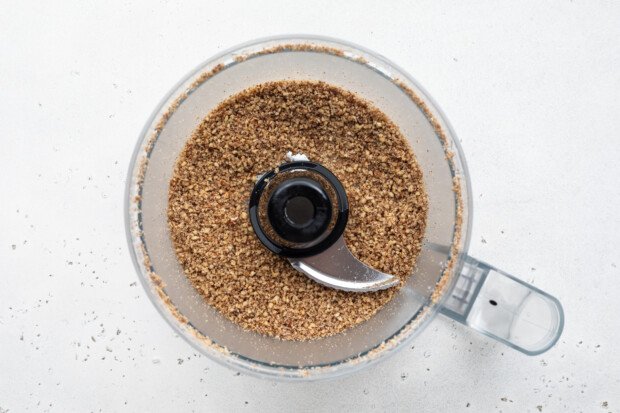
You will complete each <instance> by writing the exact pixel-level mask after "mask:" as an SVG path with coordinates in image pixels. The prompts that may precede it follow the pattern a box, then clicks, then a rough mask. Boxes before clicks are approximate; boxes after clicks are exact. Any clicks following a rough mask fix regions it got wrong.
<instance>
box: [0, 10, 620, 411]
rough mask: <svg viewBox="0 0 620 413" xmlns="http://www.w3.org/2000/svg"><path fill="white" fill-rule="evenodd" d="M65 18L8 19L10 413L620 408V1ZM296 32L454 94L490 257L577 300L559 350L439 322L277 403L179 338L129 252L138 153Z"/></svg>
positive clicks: (4, 84) (285, 392) (270, 389)
mask: <svg viewBox="0 0 620 413" xmlns="http://www.w3.org/2000/svg"><path fill="white" fill-rule="evenodd" d="M55 3H57V4H56V5H52V2H40V3H36V4H35V3H28V2H13V3H12V4H10V5H9V4H8V2H2V3H0V94H1V99H0V114H1V121H0V139H1V146H0V148H1V149H0V168H1V169H0V170H1V172H2V174H1V176H0V194H1V197H0V332H1V334H0V411H1V412H4V411H6V410H8V411H10V412H21V411H48V410H49V411H59V412H70V411H79V412H85V411H104V412H112V411H134V412H138V411H153V412H159V411H217V410H220V411H251V410H262V411H286V410H292V409H295V410H297V411H307V410H313V411H328V410H337V409H338V410H342V409H344V410H355V411H366V410H369V411H372V410H376V411H387V410H389V411H394V410H402V411H413V410H415V411H436V410H439V411H444V410H448V411H485V412H486V411H496V410H498V411H499V410H501V411H504V412H524V411H531V412H537V411H538V410H537V406H541V408H542V410H543V412H548V411H551V412H558V411H585V412H598V411H601V412H605V411H614V412H618V411H620V351H618V350H617V348H616V346H617V341H618V340H619V339H620V334H619V332H618V329H619V327H620V322H619V321H618V317H619V316H618V314H619V313H620V301H619V297H620V235H619V234H620V218H619V217H618V216H619V215H618V214H619V212H618V205H620V183H619V181H618V176H619V175H620V167H619V166H618V165H619V162H618V161H619V159H620V150H619V144H620V137H619V131H620V99H619V98H620V74H619V73H620V72H619V70H620V42H619V39H620V3H617V2H615V3H614V2H605V1H597V2H594V1H574V2H569V1H550V2H544V5H543V4H541V3H543V2H534V1H532V2H529V3H528V4H527V5H526V4H524V3H523V2H512V4H508V3H504V4H499V3H498V2H491V3H489V2H473V3H472V2H469V3H468V4H465V2H459V1H452V2H445V1H444V2H435V1H428V2H422V3H418V4H415V5H414V4H410V2H400V3H397V2H368V1H366V2H359V1H358V2H356V6H355V7H352V6H351V5H352V4H353V3H349V5H345V3H346V2H336V1H325V2H321V3H316V4H307V3H304V2H298V3H296V4H297V5H294V4H295V2H290V1H270V2H262V4H259V2H247V3H239V2H231V1H226V2H217V3H213V4H209V5H207V2H196V3H194V4H191V5H190V4H185V3H184V4H180V3H177V2H163V1H162V2H151V1H143V2H139V3H128V2H118V3H112V2H98V3H94V2H86V1H75V2H73V3H71V2H68V1H67V2H62V3H61V2H55ZM292 32H300V33H304V32H305V33H314V34H323V35H329V36H335V37H340V38H343V39H346V40H349V41H353V42H355V43H358V44H361V45H364V46H366V47H368V48H370V49H372V50H375V51H378V52H379V53H381V54H383V55H385V56H387V57H388V58H391V59H393V60H394V61H396V62H397V63H398V64H399V65H401V66H402V67H404V68H405V69H406V70H408V71H409V72H410V73H411V74H412V75H413V76H414V77H416V78H417V79H418V80H419V81H420V82H421V83H422V84H423V85H424V86H425V87H426V88H427V90H428V91H429V92H430V93H431V94H432V95H433V96H434V97H435V98H436V100H437V101H438V102H439V104H440V105H441V106H442V107H443V109H444V110H445V112H446V113H447V115H448V117H449V119H450V120H451V122H452V124H453V126H454V128H455V130H456V131H457V134H458V135H459V137H460V138H461V140H462V142H463V147H464V150H465V153H466V156H467V160H468V162H469V167H470V170H471V176H472V180H473V186H474V194H475V222H474V233H473V241H472V247H471V254H472V255H473V256H475V257H478V258H480V259H484V260H487V261H489V262H491V263H493V264H496V265H497V266H498V267H500V268H502V269H504V270H506V271H508V272H512V273H513V274H515V275H517V276H520V277H521V278H523V279H525V280H527V281H531V282H533V283H534V284H535V285H536V286H538V287H540V288H542V289H544V290H546V291H549V292H550V293H552V294H554V295H556V296H557V297H558V298H559V299H560V300H561V301H562V302H563V304H564V308H565V310H566V328H565V330H564V335H563V336H562V338H561V340H560V342H559V344H558V345H557V346H556V347H555V348H553V349H552V350H550V351H549V352H548V353H546V354H544V355H542V356H539V357H527V356H524V355H521V354H518V353H516V352H513V351H511V350H510V349H508V348H506V347H504V346H502V345H500V344H496V343H494V342H491V341H489V340H488V339H486V338H484V337H482V336H480V335H477V334H476V333H473V332H471V331H468V330H467V329H466V328H464V327H462V326H460V325H455V324H454V323H452V322H451V321H449V320H446V319H439V318H438V319H437V320H436V321H435V322H434V323H433V324H432V325H431V326H430V327H429V328H428V329H427V330H426V331H424V332H423V333H422V334H421V335H420V336H419V338H418V339H417V340H416V341H415V343H414V346H415V347H414V348H413V347H412V348H407V349H405V350H404V351H402V352H401V353H400V354H398V355H397V356H395V357H393V358H391V359H389V360H388V361H387V362H384V363H382V364H380V365H379V366H377V367H374V368H371V369H369V370H366V371H364V372H362V373H360V374H357V375H354V376H352V377H349V378H345V379H342V380H337V381H332V382H323V383H311V384H286V383H277V384H276V383H271V382H266V381H260V380H257V379H254V378H251V377H245V376H238V375H236V373H234V372H233V371H230V370H227V369H225V368H223V367H220V366H218V365H215V364H214V363H213V362H211V361H210V360H208V359H206V358H204V357H200V356H198V355H196V354H195V352H194V351H192V349H191V348H190V346H189V345H188V344H186V343H185V342H184V341H183V340H182V339H180V338H178V337H175V335H174V334H173V332H172V330H171V329H170V328H169V327H168V325H166V324H165V322H164V321H163V320H162V319H161V318H160V316H159V315H158V314H157V312H156V311H155V308H154V307H153V306H152V305H151V303H150V302H149V301H148V299H147V298H146V296H145V294H144V293H143V291H142V289H141V287H140V285H139V284H138V285H136V281H137V276H136V274H135V272H134V269H133V266H132V263H131V260H130V257H129V254H128V250H127V245H126V241H125V234H124V229H123V210H122V206H123V190H124V179H125V173H126V170H127V164H128V161H129V158H130V155H131V152H132V149H133V146H134V144H135V141H136V139H137V136H138V134H139V132H140V129H141V128H142V126H143V123H144V122H145V121H146V119H147V117H148V115H149V114H150V112H151V110H152V109H153V108H154V107H155V105H156V104H157V103H158V102H159V100H160V99H161V98H162V96H163V95H164V94H165V93H166V92H167V91H168V90H169V88H170V87H171V86H172V85H173V84H174V83H175V82H176V81H177V80H178V79H179V78H180V77H181V76H183V75H184V74H185V73H186V72H187V71H189V70H190V69H192V68H193V67H194V66H196V65H197V64H198V63H200V62H201V61H203V60H205V59H206V58H208V57H210V56H211V55H213V54H214V53H217V52H219V51H221V50H223V49H224V48H228V47H231V46H233V45H235V44H237V43H240V42H242V41H246V40H249V39H253V38H256V37H261V36H266V35H272V34H281V33H292ZM603 402H607V407H603V405H602V404H603ZM467 406H469V407H467Z"/></svg>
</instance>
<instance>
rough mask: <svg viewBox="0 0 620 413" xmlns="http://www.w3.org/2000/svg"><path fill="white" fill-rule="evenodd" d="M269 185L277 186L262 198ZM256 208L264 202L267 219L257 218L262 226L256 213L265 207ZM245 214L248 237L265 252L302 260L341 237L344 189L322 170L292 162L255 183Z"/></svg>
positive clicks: (345, 210)
mask: <svg viewBox="0 0 620 413" xmlns="http://www.w3.org/2000/svg"><path fill="white" fill-rule="evenodd" d="M291 172H295V173H291ZM280 174H282V175H280ZM288 175H290V178H289V177H288ZM270 183H271V185H277V186H276V187H275V188H273V189H271V188H270V189H269V191H268V192H266V193H265V196H262V195H263V192H264V191H265V190H266V189H267V187H268V186H269V185H270ZM326 186H327V187H326ZM330 194H331V195H330ZM266 196H269V198H268V199H266ZM260 202H266V217H267V218H266V220H265V219H264V216H263V219H262V221H261V219H259V213H260V211H261V210H265V205H259V203H260ZM249 212H250V214H249V215H250V221H251V223H252V227H253V228H254V232H255V233H256V235H257V236H258V238H259V240H260V241H261V242H262V243H263V245H265V247H267V248H268V249H269V250H271V251H272V252H274V253H276V254H279V255H282V256H285V257H306V256H311V255H316V254H318V253H320V252H322V251H324V250H326V249H327V248H329V247H330V246H331V245H332V244H333V243H334V242H336V240H338V238H339V237H340V236H341V235H342V233H343V232H344V229H345V227H346V225H347V220H348V216H349V203H348V200H347V195H346V193H345V191H344V187H343V186H342V184H341V183H340V181H339V180H338V178H336V176H335V175H334V174H332V173H331V172H330V171H329V170H328V169H327V168H325V167H324V166H322V165H319V164H317V163H314V162H308V161H298V162H289V163H285V164H282V165H280V166H279V167H278V168H276V169H275V170H273V171H270V172H268V173H266V174H264V175H263V176H262V177H261V178H260V179H259V180H258V182H257V183H256V185H255V186H254V190H253V191H252V194H251V196H250V202H249ZM261 216H262V215H261ZM261 222H262V225H265V226H266V228H263V226H262V225H261ZM270 234H271V235H270Z"/></svg>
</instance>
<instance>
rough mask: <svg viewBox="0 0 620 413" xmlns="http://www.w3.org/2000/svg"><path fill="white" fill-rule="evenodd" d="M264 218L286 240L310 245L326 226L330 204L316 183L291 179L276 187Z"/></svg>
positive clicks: (330, 216) (323, 191)
mask: <svg viewBox="0 0 620 413" xmlns="http://www.w3.org/2000/svg"><path fill="white" fill-rule="evenodd" d="M267 214H268V216H269V222H270V223H271V226H272V227H273V229H274V230H275V231H276V232H277V233H278V235H280V236H281V237H282V238H284V239H285V240H287V241H291V242H295V243H304V242H311V241H312V240H314V239H317V238H318V237H320V236H321V235H322V234H323V233H324V232H325V230H326V229H327V227H328V226H329V221H330V220H331V218H332V203H331V200H330V199H329V195H327V192H326V191H325V188H323V186H322V185H321V184H320V183H319V182H317V181H314V180H312V179H308V178H292V179H289V180H287V181H284V182H282V183H281V184H280V185H278V187H277V188H276V189H275V190H274V192H273V194H271V197H270V198H269V203H268V204H267Z"/></svg>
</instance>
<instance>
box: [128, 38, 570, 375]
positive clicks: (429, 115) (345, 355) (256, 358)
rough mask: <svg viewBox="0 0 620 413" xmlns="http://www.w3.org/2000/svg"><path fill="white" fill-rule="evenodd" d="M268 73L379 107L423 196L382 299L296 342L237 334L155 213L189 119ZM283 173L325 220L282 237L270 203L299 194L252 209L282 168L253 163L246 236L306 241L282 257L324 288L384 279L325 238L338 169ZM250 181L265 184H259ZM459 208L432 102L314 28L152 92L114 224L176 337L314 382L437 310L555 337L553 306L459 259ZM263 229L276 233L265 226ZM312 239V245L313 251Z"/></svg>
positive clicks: (265, 371)
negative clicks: (162, 94) (122, 224)
mask: <svg viewBox="0 0 620 413" xmlns="http://www.w3.org/2000/svg"><path fill="white" fill-rule="evenodd" d="M279 80H313V81H323V82H326V83H328V84H331V85H335V86H338V87H340V88H342V89H345V90H347V91H350V92H353V93H355V94H356V95H357V96H359V97H360V98H362V99H364V100H366V101H368V102H370V103H371V104H372V105H374V106H375V107H377V108H378V109H379V110H381V111H382V112H383V113H385V114H386V115H387V116H388V117H389V118H390V119H391V120H392V121H393V122H394V124H396V125H397V126H398V128H399V129H400V131H401V133H402V134H403V136H404V137H405V138H406V139H407V141H408V143H409V144H410V145H411V148H412V150H413V152H414V153H415V156H416V159H417V162H418V165H419V167H420V169H421V170H422V172H423V176H424V184H425V187H426V191H427V197H428V216H427V225H426V231H425V234H424V239H423V246H422V250H421V252H420V255H419V256H418V258H417V261H416V265H415V268H412V269H411V275H410V277H408V279H407V281H406V282H405V283H404V285H403V286H402V287H401V288H400V289H399V290H398V292H397V293H396V294H395V296H394V298H393V299H392V300H391V301H389V302H388V303H387V304H386V305H385V306H384V307H382V308H381V309H380V310H379V311H378V312H377V313H376V314H375V315H374V316H373V317H372V318H370V319H369V320H368V321H366V322H363V323H361V324H359V325H357V326H355V327H353V328H350V329H348V330H345V331H344V332H341V333H339V334H336V335H333V336H329V337H325V338H321V339H314V340H308V341H287V340H281V339H277V338H273V337H269V336H265V335H261V334H258V333H256V332H252V331H247V330H244V329H242V328H241V327H240V326H238V325H237V324H234V323H233V322H231V321H229V320H228V319H227V318H225V317H224V316H223V315H221V314H220V313H219V312H218V311H217V310H215V309H214V308H213V307H211V306H210V305H208V304H207V302H206V301H205V300H204V298H203V297H202V296H201V295H200V294H199V293H198V291H196V290H195V288H194V287H193V285H192V284H191V282H190V281H189V280H188V279H187V278H186V276H185V274H184V272H183V268H182V267H181V265H180V264H179V262H178V261H177V258H176V255H175V250H174V247H173V244H172V241H171V239H170V234H169V229H168V222H167V206H168V186H169V181H170V178H171V176H172V173H173V170H174V166H175V162H176V159H177V157H178V155H179V153H180V152H181V150H182V149H183V147H184V145H185V143H186V141H187V139H188V138H189V137H190V136H191V134H192V132H193V131H194V130H195V129H196V127H197V126H198V125H199V123H200V122H201V121H202V119H204V117H205V116H207V115H208V114H209V112H210V111H211V110H212V109H214V108H215V107H216V106H217V105H218V104H219V103H220V102H222V101H223V100H225V99H227V98H228V97H230V96H232V95H234V94H236V93H238V92H241V91H243V90H245V89H247V88H250V87H252V86H255V85H257V84H261V83H265V82H269V81H279ZM286 165H293V166H286ZM287 168H289V169H290V170H291V172H294V171H299V170H302V171H304V173H302V174H301V175H299V174H298V175H299V176H292V178H293V180H296V181H295V185H294V186H296V188H297V189H296V190H297V191H306V192H304V193H305V194H307V197H306V198H311V199H314V200H315V201H316V204H314V207H317V208H319V207H320V208H327V209H330V215H329V217H328V218H329V219H328V218H327V217H324V219H322V220H321V222H320V225H318V224H317V225H318V226H317V227H316V228H314V230H313V231H310V232H312V234H311V235H308V234H305V235H304V234H303V233H302V232H303V231H302V232H299V231H298V233H296V234H294V233H293V235H291V234H292V233H291V232H290V231H289V232H287V229H286V228H284V227H285V226H286V225H292V224H294V222H293V221H295V219H293V220H292V221H291V220H289V222H288V224H287V223H286V222H284V223H283V222H279V221H278V219H279V218H278V217H279V216H280V217H281V216H283V214H286V213H287V212H286V205H288V204H287V203H286V202H284V201H282V199H285V200H291V199H293V198H295V196H293V195H291V194H298V192H294V191H292V190H291V189H290V188H288V187H287V188H288V189H286V188H284V189H282V190H281V192H282V193H281V194H280V193H279V194H280V195H282V194H284V195H282V197H283V198H282V199H280V201H282V202H280V203H278V202H275V201H274V203H273V205H271V207H270V208H271V209H269V208H267V209H265V210H264V211H262V212H261V211H260V205H261V203H260V201H259V200H260V199H261V196H262V192H263V191H266V190H267V189H266V187H267V186H268V185H266V184H265V178H268V177H270V176H271V177H274V176H275V175H281V174H282V172H284V171H280V170H278V171H265V175H263V176H262V177H259V179H258V181H257V184H256V187H255V190H254V192H253V194H252V197H251V199H250V200H248V201H249V208H250V212H251V214H250V215H251V217H254V218H252V220H253V221H252V225H253V227H254V230H255V232H256V234H257V236H258V237H259V238H260V237H261V236H263V237H264V239H261V241H262V242H263V244H264V245H265V246H266V249H265V253H266V254H269V253H280V254H281V253H282V251H284V250H283V249H282V247H285V249H286V248H288V249H293V250H295V249H296V248H297V249H300V248H301V249H304V248H306V250H305V252H304V253H302V254H297V253H295V252H293V253H291V252H290V251H289V253H288V254H281V255H283V256H285V257H286V258H287V259H289V261H290V262H291V264H292V265H293V266H294V267H295V268H296V269H298V270H300V271H301V272H303V273H304V274H306V275H308V276H310V277H311V278H313V279H314V280H316V281H317V282H321V283H323V284H325V285H330V283H331V285H330V286H331V287H335V288H340V289H344V290H349V291H364V288H368V289H369V290H375V289H380V288H388V287H390V286H392V285H394V280H393V279H392V278H390V277H391V276H390V275H389V274H383V273H379V272H378V271H376V270H373V269H372V268H370V267H368V266H366V265H365V264H364V263H362V262H359V261H357V259H356V258H355V257H353V255H351V254H350V253H348V249H347V248H346V245H345V244H344V241H343V239H342V237H341V234H342V232H340V233H339V234H338V233H337V232H336V233H337V235H338V236H335V235H333V234H332V233H333V231H334V230H335V229H337V230H338V231H340V228H341V227H342V230H344V226H345V225H346V219H345V220H344V224H343V222H342V220H341V221H339V220H338V219H339V217H341V214H342V213H343V211H344V210H345V209H346V208H348V204H347V203H346V194H341V193H340V192H339V190H340V188H339V187H338V184H337V181H338V180H337V177H333V178H335V180H333V179H332V176H329V174H330V172H329V171H323V170H322V169H321V165H318V164H315V163H313V162H312V160H311V159H310V160H296V161H292V162H289V163H287V164H285V165H284V169H287ZM270 173H271V174H272V175H269V174H270ZM304 174H305V175H304ZM308 174H318V175H316V177H317V178H316V179H314V181H317V180H318V182H324V181H321V179H325V180H326V181H325V182H327V183H325V185H324V188H323V189H325V188H327V187H329V188H331V189H329V188H328V190H324V191H323V192H322V193H321V191H320V190H319V189H317V188H316V187H312V185H313V184H312V183H311V182H308V177H309V176H310V177H312V176H315V175H308ZM319 176H320V177H319ZM289 178H291V177H289ZM303 179H306V181H303ZM261 180H262V182H263V183H264V184H265V185H263V186H261V185H260V183H261ZM309 181H312V179H310V180H309ZM329 185H331V186H329ZM281 186H282V185H281ZM302 187H303V188H305V189H303V188H302ZM300 188H302V189H300ZM278 190H279V189H278V187H275V186H274V187H273V189H272V190H271V192H269V198H268V199H269V200H271V199H275V200H276V201H277V200H278V199H276V198H278V197H275V195H273V193H274V191H278ZM286 191H289V192H286ZM330 191H332V192H330ZM334 194H336V196H335V197H334ZM272 195H273V196H272ZM285 195H286V196H285ZM274 197H275V198H274ZM253 202H254V204H253ZM317 205H318V206H317ZM253 206H254V207H255V212H256V213H255V215H253V214H252V207H253ZM472 207H473V205H472V199H471V184H470V181H469V176H468V172H467V166H466V163H465V158H464V155H463V151H462V149H461V147H460V145H459V142H458V140H457V138H456V136H455V134H454V132H453V130H452V129H451V127H450V125H449V124H448V122H447V120H446V118H445V116H444V115H443V113H442V112H441V111H440V109H439V108H438V106H437V104H435V103H434V101H433V100H432V99H431V97H430V96H429V95H428V93H427V92H426V91H424V90H423V89H422V87H421V86H420V85H419V84H418V83H417V82H416V81H415V80H414V79H412V78H411V77H410V76H409V75H408V74H407V73H405V72H404V71H403V70H402V69H400V68H398V67H397V66H396V65H394V64H393V63H391V62H390V61H388V60H387V59H385V58H383V57H381V56H379V55H377V54H376V53H373V52H371V51H368V50H366V49H364V48H362V47H359V46H355V45H352V44H350V43H347V42H343V41H340V40H335V39H329V38H324V37H315V36H286V37H276V38H269V39H263V40H259V41H254V42H251V43H247V44H244V45H241V46H238V47H236V48H234V49H231V50H229V51H226V52H224V53H222V54H220V55H218V56H215V57H213V58H212V59H210V60H208V61H207V62H205V63H203V64H201V65H200V66H199V67H198V68H196V69H195V70H193V71H192V72H191V73H189V74H188V75H187V76H185V77H184V78H183V80H181V81H180V82H179V83H178V84H177V85H176V86H175V87H174V88H173V89H172V91H171V92H170V93H169V94H168V96H166V98H164V100H163V101H162V102H161V103H160V104H159V105H158V107H157V109H156V110H155V111H154V112H153V114H152V115H151V117H150V118H149V120H148V121H147V123H146V125H145V127H144V129H143V131H142V133H141V135H140V138H139V140H138V143H137V146H136V149H135V151H134V154H133V157H132V161H131V165H130V169H129V176H128V179H127V188H126V210H125V220H126V232H127V238H128V242H129V248H130V251H131V254H132V257H133V261H134V264H135V267H136V269H137V272H138V274H139V278H140V280H141V282H142V285H143V286H144V288H145V290H146V292H147V294H148V296H149V297H150V298H151V301H152V302H153V303H154V305H155V307H156V308H157V309H158V311H159V312H160V313H161V315H162V316H163V317H164V318H165V319H166V320H167V321H168V323H169V324H170V325H171V326H172V327H173V328H174V329H175V331H176V332H177V333H178V334H179V335H180V336H182V337H183V338H185V339H186V340H187V341H188V342H189V343H190V344H191V345H193V346H194V347H195V348H196V349H197V350H199V351H200V352H201V353H202V354H205V355H207V356H208V357H210V358H212V359H213V360H215V361H217V362H219V363H222V364H225V365H228V366H230V367H232V368H233V369H236V370H238V371H241V372H244V373H248V374H252V375H256V376H261V377H267V378H272V379H282V380H287V379H290V380H313V379H319V378H326V377H335V376H339V375H344V374H348V373H351V372H354V371H356V370H359V369H361V368H363V367H366V366H369V365H371V364H373V363H375V362H378V361H380V360H383V359H385V358H386V357H387V356H389V355H391V354H394V353H395V352H396V351H397V350H398V349H401V348H403V347H404V346H405V345H406V343H408V342H409V341H411V340H413V339H414V337H415V336H416V335H417V334H419V333H420V332H421V331H422V330H423V329H424V328H425V327H426V326H427V325H428V323H429V322H431V320H432V319H433V318H434V317H435V316H436V315H437V314H441V315H443V316H447V317H450V318H452V319H454V320H456V321H458V322H460V323H462V324H464V325H467V326H469V327H471V328H473V329H474V330H476V331H478V332H480V333H482V334H485V335H486V336H488V337H490V338H493V339H495V340H498V341H500V342H502V343H504V344H506V345H508V346H510V347H512V348H514V349H516V350H518V351H521V352H523V353H525V354H528V355H536V354H540V353H542V352H545V351H546V350H548V349H549V348H551V347H552V346H553V345H554V344H555V342H556V341H557V340H558V338H559V336H560V334H561V332H562V329H563V324H564V315H563V310H562V306H561V305H560V303H559V301H558V300H557V299H556V298H554V297H552V296H550V295H549V294H546V293H545V292H543V291H541V290H539V289H537V288H536V287H534V286H532V285H529V284H527V283H525V282H523V281H520V280H519V279H517V278H515V277H513V276H511V275H509V274H507V273H505V272H503V271H500V270H498V269H496V268H494V267H492V266H491V265H488V264H486V263H483V262H480V261H478V260H476V259H474V258H471V257H469V256H468V255H467V251H468V246H469V240H470V233H471V225H472ZM327 209H326V210H327ZM270 211H271V218H269V217H270V215H269V214H270ZM274 211H275V212H274ZM278 211H279V212H278ZM290 214H291V216H292V215H294V211H292V210H291V211H290ZM299 214H300V215H298V217H297V218H296V219H299V220H302V221H303V220H305V219H306V218H304V214H303V211H301V212H300V213H299ZM261 215H262V218H261ZM265 217H267V218H268V219H266V218H265ZM333 217H335V218H333ZM332 218H333V219H332ZM261 220H262V221H261ZM304 222H305V221H304ZM261 223H262V224H261ZM266 223H269V224H268V225H267V224H266ZM272 224H273V225H272ZM330 226H331V227H330ZM265 229H267V230H266V231H264V230H265ZM289 229H290V228H289ZM270 230H275V232H276V233H277V234H276V235H273V234H271V235H270V234H269V231H270ZM293 232H294V231H293ZM261 233H262V235H261ZM324 234H327V235H324ZM278 236H280V238H282V239H281V240H280V241H283V243H282V242H280V243H278V244H279V245H275V246H274V247H273V248H270V246H269V245H268V243H269V242H271V241H272V240H273V239H274V238H277V237H278ZM321 237H323V238H321ZM330 237H331V238H330ZM327 239H329V242H325V240H327ZM287 243H292V244H290V245H289V244H287ZM320 244H322V248H315V247H316V246H317V245H320ZM277 248H280V250H278V249H277ZM313 248H315V249H313ZM347 253H348V255H347ZM355 261H357V263H356V262H355ZM342 263H344V264H342ZM373 271H374V272H373ZM365 283H366V284H365ZM357 293H359V294H363V292H357Z"/></svg>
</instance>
